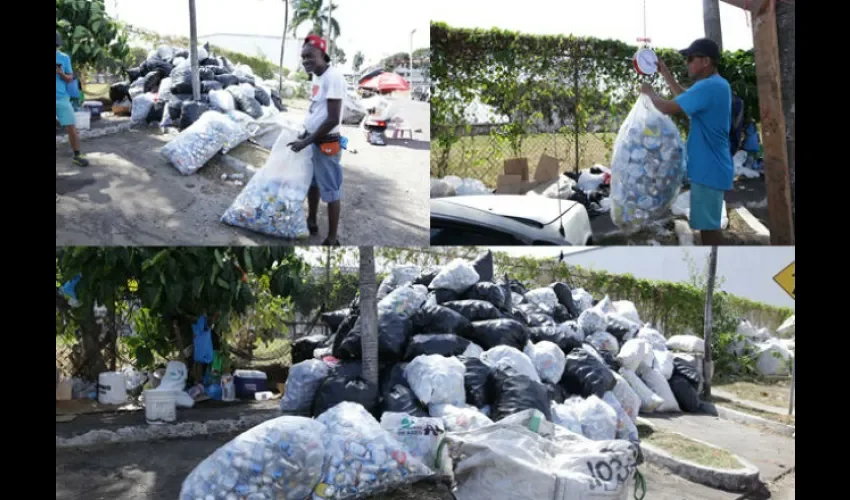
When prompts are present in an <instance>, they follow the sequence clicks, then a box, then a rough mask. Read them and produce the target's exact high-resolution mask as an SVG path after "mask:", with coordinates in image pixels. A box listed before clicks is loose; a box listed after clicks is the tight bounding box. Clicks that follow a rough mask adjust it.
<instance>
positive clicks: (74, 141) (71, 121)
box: [56, 31, 89, 167]
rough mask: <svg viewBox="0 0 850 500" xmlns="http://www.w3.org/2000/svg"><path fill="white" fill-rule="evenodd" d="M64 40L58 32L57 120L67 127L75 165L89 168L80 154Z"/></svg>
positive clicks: (68, 58)
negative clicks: (62, 48)
mask: <svg viewBox="0 0 850 500" xmlns="http://www.w3.org/2000/svg"><path fill="white" fill-rule="evenodd" d="M61 46H62V38H61V37H60V36H59V32H58V31H57V32H56V119H57V120H59V125H61V126H63V127H65V130H66V131H67V132H68V142H70V143H71V148H72V149H73V150H74V160H73V161H74V165H77V166H78V167H88V166H89V161H88V160H86V159H85V158H83V155H81V154H80V136H79V135H78V134H77V127H76V119H75V118H74V108H73V106H71V97H70V96H69V95H68V84H69V83H71V82H72V81H74V72H73V70H72V69H71V58H70V57H68V55H67V54H64V53H62V52H61V51H60V50H59V47H61Z"/></svg>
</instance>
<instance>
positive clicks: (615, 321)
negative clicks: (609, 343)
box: [605, 313, 640, 344]
mask: <svg viewBox="0 0 850 500" xmlns="http://www.w3.org/2000/svg"><path fill="white" fill-rule="evenodd" d="M605 317H606V319H607V324H608V326H607V327H606V328H605V330H606V331H607V332H608V333H610V334H611V335H613V336H614V337H615V338H616V339H617V342H619V343H620V344H622V343H623V339H624V338H625V337H626V335H629V334H631V337H634V336H635V334H637V332H638V330H639V329H640V325H639V324H637V323H635V322H633V321H629V320H628V319H626V318H624V317H623V316H622V315H620V314H617V313H608V314H606V315H605Z"/></svg>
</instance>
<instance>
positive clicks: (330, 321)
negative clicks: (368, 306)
mask: <svg viewBox="0 0 850 500" xmlns="http://www.w3.org/2000/svg"><path fill="white" fill-rule="evenodd" d="M349 314H351V309H340V310H338V311H328V312H326V313H322V323H324V324H326V325H328V328H330V329H331V331H334V332H335V331H336V330H337V329H338V328H339V325H341V324H342V321H343V320H344V319H345V318H346V317H347V316H348V315H349Z"/></svg>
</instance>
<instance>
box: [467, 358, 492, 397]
mask: <svg viewBox="0 0 850 500" xmlns="http://www.w3.org/2000/svg"><path fill="white" fill-rule="evenodd" d="M460 360H461V361H463V364H464V366H466V374H464V376H463V385H464V388H465V389H466V402H467V404H471V405H472V406H474V407H476V408H483V407H485V406H487V405H491V404H493V400H494V399H495V396H496V387H495V381H494V379H493V368H491V367H489V366H487V365H486V364H485V363H484V362H483V361H481V360H480V359H478V358H460Z"/></svg>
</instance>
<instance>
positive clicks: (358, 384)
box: [313, 375, 378, 417]
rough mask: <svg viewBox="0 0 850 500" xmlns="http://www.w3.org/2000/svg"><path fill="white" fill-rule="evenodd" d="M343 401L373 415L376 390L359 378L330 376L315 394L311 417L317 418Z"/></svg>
mask: <svg viewBox="0 0 850 500" xmlns="http://www.w3.org/2000/svg"><path fill="white" fill-rule="evenodd" d="M343 401H351V402H352V403H359V404H361V405H363V408H365V409H366V411H368V412H369V413H372V414H374V413H375V408H376V406H377V402H378V388H377V387H375V386H374V385H372V384H370V383H368V382H366V381H365V380H363V379H362V378H360V377H342V376H339V375H332V376H330V377H328V378H326V379H325V381H324V382H322V385H320V386H319V390H318V391H317V392H316V399H314V400H313V416H314V417H318V416H319V415H321V414H322V413H324V412H325V411H326V410H328V409H330V408H333V407H334V406H336V405H338V404H340V403H342V402H343Z"/></svg>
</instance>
